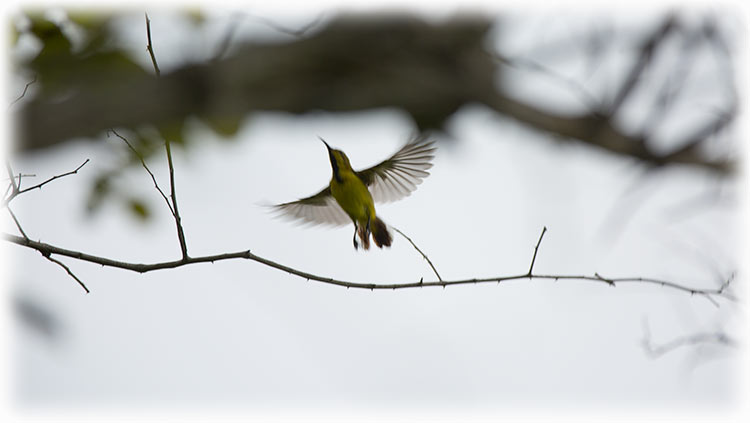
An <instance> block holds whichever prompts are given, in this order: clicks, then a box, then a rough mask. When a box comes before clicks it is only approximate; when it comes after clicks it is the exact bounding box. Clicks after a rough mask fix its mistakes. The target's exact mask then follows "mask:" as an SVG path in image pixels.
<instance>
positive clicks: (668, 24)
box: [607, 15, 677, 116]
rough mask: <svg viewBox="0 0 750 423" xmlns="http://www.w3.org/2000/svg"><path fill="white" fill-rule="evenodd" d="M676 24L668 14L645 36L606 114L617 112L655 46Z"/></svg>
mask: <svg viewBox="0 0 750 423" xmlns="http://www.w3.org/2000/svg"><path fill="white" fill-rule="evenodd" d="M676 26H677V20H676V18H675V16H673V15H672V16H669V17H667V19H665V20H664V22H662V24H661V25H659V27H658V28H657V29H656V30H655V31H654V32H653V34H651V35H650V36H649V37H648V38H646V40H645V41H644V42H643V44H642V45H641V49H640V53H639V56H638V60H637V61H636V62H635V64H634V65H633V68H632V69H630V73H628V76H627V77H626V78H625V81H624V82H623V84H622V85H621V86H620V89H619V91H618V92H617V94H616V95H615V98H614V99H613V100H612V103H611V104H610V105H609V109H608V111H607V112H608V113H607V114H608V116H613V115H614V114H615V113H617V111H618V110H619V108H620V106H622V104H623V103H624V102H625V100H626V99H627V98H628V96H629V95H630V94H631V93H632V91H633V89H634V88H635V86H636V84H637V83H638V80H639V79H640V77H641V74H642V73H643V71H644V70H645V69H646V66H648V64H649V63H650V62H651V59H652V57H653V55H654V51H655V50H656V48H657V47H658V46H659V44H661V42H662V41H663V40H664V39H665V38H666V37H667V35H669V33H670V32H672V30H673V29H675V27H676Z"/></svg>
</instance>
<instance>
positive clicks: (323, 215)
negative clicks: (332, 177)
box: [273, 187, 352, 226]
mask: <svg viewBox="0 0 750 423" xmlns="http://www.w3.org/2000/svg"><path fill="white" fill-rule="evenodd" d="M273 208H274V209H275V210H276V211H277V212H279V213H280V214H281V215H283V216H285V217H289V218H292V219H297V220H300V221H301V222H302V223H307V224H311V225H332V226H343V225H346V224H349V223H352V219H351V218H349V216H348V215H347V214H346V212H345V211H344V209H342V208H341V206H339V205H338V203H337V202H336V199H335V198H333V195H331V188H330V187H325V188H324V189H323V190H322V191H320V192H319V193H317V194H315V195H312V196H310V197H307V198H302V199H300V200H297V201H292V202H289V203H283V204H277V205H275V206H273Z"/></svg>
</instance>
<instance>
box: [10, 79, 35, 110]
mask: <svg viewBox="0 0 750 423" xmlns="http://www.w3.org/2000/svg"><path fill="white" fill-rule="evenodd" d="M36 77H37V76H36V74H34V79H32V80H31V81H29V82H27V83H26V85H25V86H24V87H23V92H22V93H21V95H19V96H18V97H16V99H15V100H13V101H11V102H10V104H9V105H8V109H10V108H11V107H13V105H14V104H16V103H18V102H19V101H21V99H22V98H24V97H26V91H28V90H29V87H30V86H31V85H33V84H34V83H35V82H36Z"/></svg>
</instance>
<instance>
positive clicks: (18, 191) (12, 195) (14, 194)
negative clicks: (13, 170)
mask: <svg viewBox="0 0 750 423" xmlns="http://www.w3.org/2000/svg"><path fill="white" fill-rule="evenodd" d="M88 162H89V159H86V160H85V161H84V162H83V163H81V164H80V165H79V166H78V167H77V168H75V169H74V170H71V171H70V172H65V173H61V174H59V175H55V176H53V177H51V178H49V179H47V180H46V181H44V182H42V183H40V184H36V185H34V186H31V187H28V188H24V189H21V187H20V185H16V182H15V178H11V183H12V184H13V191H12V192H11V193H10V196H8V198H7V199H6V200H5V206H6V207H7V205H8V203H10V201H11V200H13V199H14V198H16V197H17V196H18V195H20V194H23V193H25V192H29V191H31V190H35V189H37V188H39V189H41V188H42V187H43V186H44V185H47V184H48V183H50V182H52V181H54V180H56V179H60V178H63V177H65V176H68V175H73V174H76V173H78V171H79V170H81V168H82V167H83V166H85V165H86V163H88ZM6 166H7V167H8V171H9V172H10V163H6ZM19 181H20V175H19Z"/></svg>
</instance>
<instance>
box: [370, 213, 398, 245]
mask: <svg viewBox="0 0 750 423" xmlns="http://www.w3.org/2000/svg"><path fill="white" fill-rule="evenodd" d="M371 226H372V227H371V228H370V229H371V230H372V239H373V240H374V241H375V245H377V246H378V247H380V248H383V247H384V246H385V247H390V246H391V242H393V237H392V236H391V233H390V232H388V227H387V226H385V223H383V221H382V220H380V219H378V218H377V217H376V218H375V220H374V221H373V222H372V225H371Z"/></svg>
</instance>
